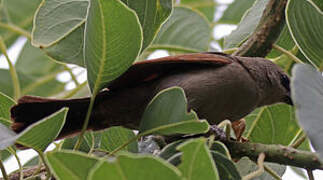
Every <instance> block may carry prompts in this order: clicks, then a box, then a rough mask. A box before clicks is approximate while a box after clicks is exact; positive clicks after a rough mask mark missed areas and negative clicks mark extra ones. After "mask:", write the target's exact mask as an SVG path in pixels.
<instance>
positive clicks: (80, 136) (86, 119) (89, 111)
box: [74, 91, 97, 150]
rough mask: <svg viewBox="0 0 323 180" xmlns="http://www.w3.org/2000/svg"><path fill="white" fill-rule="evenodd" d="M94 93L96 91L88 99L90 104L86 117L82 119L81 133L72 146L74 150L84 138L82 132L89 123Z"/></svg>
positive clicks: (95, 93)
mask: <svg viewBox="0 0 323 180" xmlns="http://www.w3.org/2000/svg"><path fill="white" fill-rule="evenodd" d="M96 95H97V91H94V92H93V95H92V97H91V100H90V105H89V107H88V110H87V113H86V117H85V120H84V123H83V127H82V130H81V133H80V135H79V138H78V139H77V142H76V144H75V146H74V150H78V149H79V148H80V146H81V143H82V141H83V138H84V133H85V131H86V129H87V127H88V125H89V122H90V117H91V113H92V109H93V106H94V102H95V98H96Z"/></svg>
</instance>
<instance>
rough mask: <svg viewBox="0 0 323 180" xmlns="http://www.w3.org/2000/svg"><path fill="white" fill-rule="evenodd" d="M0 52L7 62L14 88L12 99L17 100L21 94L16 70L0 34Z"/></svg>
mask: <svg viewBox="0 0 323 180" xmlns="http://www.w3.org/2000/svg"><path fill="white" fill-rule="evenodd" d="M0 52H2V54H3V55H4V56H5V58H6V60H7V63H8V65H9V72H10V75H11V79H12V83H13V89H14V99H15V100H17V99H18V98H19V97H20V95H21V89H20V84H19V79H18V75H17V71H16V68H15V66H14V65H13V64H12V63H11V61H10V58H9V56H8V54H7V47H6V45H5V43H4V41H3V39H2V37H1V36H0Z"/></svg>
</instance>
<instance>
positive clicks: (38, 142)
mask: <svg viewBox="0 0 323 180" xmlns="http://www.w3.org/2000/svg"><path fill="white" fill-rule="evenodd" d="M67 111H68V109H67V108H63V109H61V110H59V111H57V112H56V113H54V114H52V115H50V116H48V117H45V118H43V119H42V120H41V121H38V122H36V123H34V124H33V125H31V126H29V127H28V128H27V129H25V130H24V131H22V132H21V133H19V134H16V133H14V132H13V131H11V130H10V129H8V128H7V127H5V126H3V125H1V124H0V129H1V131H0V150H3V149H5V148H7V147H8V146H11V145H13V144H14V143H15V142H17V143H19V144H21V145H24V146H26V147H31V148H33V149H36V150H38V151H44V150H45V149H46V148H47V146H48V145H49V144H50V143H52V142H53V141H54V140H55V138H56V137H57V136H58V134H59V132H60V131H61V129H62V128H63V125H64V123H65V118H66V115H67Z"/></svg>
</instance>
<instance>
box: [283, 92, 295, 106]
mask: <svg viewBox="0 0 323 180" xmlns="http://www.w3.org/2000/svg"><path fill="white" fill-rule="evenodd" d="M284 102H285V103H286V104H289V105H291V106H293V105H294V104H293V101H292V98H291V96H290V93H288V95H287V96H285V98H284Z"/></svg>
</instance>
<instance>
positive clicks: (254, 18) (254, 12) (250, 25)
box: [224, 0, 268, 49]
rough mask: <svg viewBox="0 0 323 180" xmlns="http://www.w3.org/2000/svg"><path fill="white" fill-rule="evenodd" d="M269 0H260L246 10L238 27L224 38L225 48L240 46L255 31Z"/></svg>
mask: <svg viewBox="0 0 323 180" xmlns="http://www.w3.org/2000/svg"><path fill="white" fill-rule="evenodd" d="M267 3H268V0H258V1H256V2H255V4H254V5H253V6H252V7H251V8H250V9H249V10H248V11H247V12H246V14H245V15H244V16H243V18H242V20H241V21H240V23H239V25H238V28H237V29H236V30H234V31H232V33H231V34H230V35H229V36H227V37H225V38H224V48H225V49H228V48H234V47H239V46H240V45H241V44H242V43H243V42H244V41H245V40H246V39H248V37H249V36H250V35H251V34H252V33H253V32H254V31H255V29H256V27H257V25H258V23H259V21H260V19H261V16H262V12H263V11H264V9H265V7H266V4H267Z"/></svg>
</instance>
